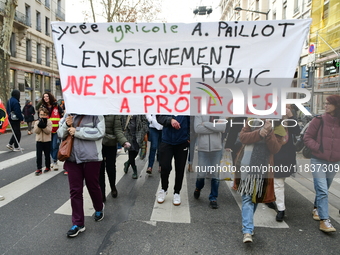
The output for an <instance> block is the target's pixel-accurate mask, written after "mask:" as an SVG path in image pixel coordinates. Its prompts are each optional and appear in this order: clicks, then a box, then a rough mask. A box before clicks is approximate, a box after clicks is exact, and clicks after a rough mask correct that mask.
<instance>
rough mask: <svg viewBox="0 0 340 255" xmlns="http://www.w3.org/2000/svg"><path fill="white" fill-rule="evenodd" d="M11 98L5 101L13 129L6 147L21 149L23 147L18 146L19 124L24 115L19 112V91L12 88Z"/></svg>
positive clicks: (19, 138)
mask: <svg viewBox="0 0 340 255" xmlns="http://www.w3.org/2000/svg"><path fill="white" fill-rule="evenodd" d="M11 96H12V97H11V98H10V99H9V100H8V102H7V107H6V110H7V113H8V119H9V123H10V124H11V128H12V131H13V135H12V137H11V139H10V140H9V143H8V144H7V148H8V149H9V150H11V151H21V150H23V148H21V147H20V140H21V130H20V124H24V117H23V116H22V113H21V107H20V102H19V101H20V91H19V90H17V89H14V90H13V91H12V94H11Z"/></svg>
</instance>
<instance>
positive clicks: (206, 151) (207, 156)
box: [190, 115, 226, 209]
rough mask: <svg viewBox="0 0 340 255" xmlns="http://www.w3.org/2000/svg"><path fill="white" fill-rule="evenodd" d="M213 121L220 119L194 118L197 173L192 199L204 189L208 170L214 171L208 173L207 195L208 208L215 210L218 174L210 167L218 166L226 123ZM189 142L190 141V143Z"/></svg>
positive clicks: (209, 117) (216, 206) (208, 117)
mask: <svg viewBox="0 0 340 255" xmlns="http://www.w3.org/2000/svg"><path fill="white" fill-rule="evenodd" d="M214 119H220V117H214V116H206V115H205V116H195V118H194V127H195V133H196V134H197V150H198V166H197V168H198V170H199V171H198V172H197V180H196V189H195V191H194V197H195V198H196V199H198V198H199V197H200V194H201V189H203V187H204V182H205V178H206V177H207V173H208V172H209V171H208V169H211V170H212V169H213V170H214V171H213V172H211V173H210V178H211V191H210V195H209V201H210V204H209V205H210V207H211V208H212V209H217V208H218V204H217V197H218V187H219V183H220V181H219V176H218V175H219V173H218V171H216V168H212V167H211V166H219V165H220V161H221V157H222V149H223V145H222V133H224V131H225V129H226V123H225V122H223V123H213V121H214ZM221 119H222V117H221ZM190 142H191V141H190Z"/></svg>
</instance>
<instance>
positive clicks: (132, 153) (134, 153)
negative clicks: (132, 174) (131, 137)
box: [129, 151, 138, 166]
mask: <svg viewBox="0 0 340 255" xmlns="http://www.w3.org/2000/svg"><path fill="white" fill-rule="evenodd" d="M137 155H138V151H129V162H130V165H131V166H135V165H136V161H135V159H136V157H137Z"/></svg>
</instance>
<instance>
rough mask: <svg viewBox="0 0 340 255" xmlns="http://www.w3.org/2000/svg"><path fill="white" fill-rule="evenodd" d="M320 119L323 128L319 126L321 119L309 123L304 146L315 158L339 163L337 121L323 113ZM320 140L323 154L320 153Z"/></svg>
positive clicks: (339, 147)
mask: <svg viewBox="0 0 340 255" xmlns="http://www.w3.org/2000/svg"><path fill="white" fill-rule="evenodd" d="M322 119H323V128H322V127H321V126H320V125H321V119H318V118H314V119H313V120H312V121H311V123H310V124H309V126H308V129H307V131H306V133H305V135H304V138H303V141H304V143H305V145H306V146H307V147H308V148H310V149H311V150H312V154H313V156H315V157H316V158H319V159H324V160H327V161H329V162H336V161H340V125H339V119H338V118H337V117H333V116H332V115H330V114H328V113H324V114H323V115H322ZM319 127H320V128H319ZM318 130H319V131H318ZM321 131H322V133H321ZM317 132H318V134H317ZM321 139H322V147H323V152H322V151H320V144H321Z"/></svg>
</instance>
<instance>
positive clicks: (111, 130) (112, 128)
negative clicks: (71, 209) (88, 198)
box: [99, 115, 131, 202]
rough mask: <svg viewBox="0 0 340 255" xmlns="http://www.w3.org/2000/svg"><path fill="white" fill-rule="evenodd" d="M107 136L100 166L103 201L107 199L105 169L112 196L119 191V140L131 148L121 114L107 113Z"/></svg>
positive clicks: (115, 195) (125, 146)
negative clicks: (117, 167)
mask: <svg viewBox="0 0 340 255" xmlns="http://www.w3.org/2000/svg"><path fill="white" fill-rule="evenodd" d="M104 118H105V136H104V138H103V148H102V154H103V161H102V164H101V166H100V175H99V184H100V189H101V191H102V194H103V201H104V202H105V201H106V195H105V169H106V173H107V176H108V179H109V183H110V187H111V196H112V197H113V198H116V197H117V196H118V191H117V188H116V157H117V141H118V142H119V143H121V144H122V145H123V147H124V148H129V147H130V146H131V144H130V143H129V142H128V141H127V139H126V138H125V136H124V134H123V130H122V124H121V121H120V116H119V115H105V116H104Z"/></svg>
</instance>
